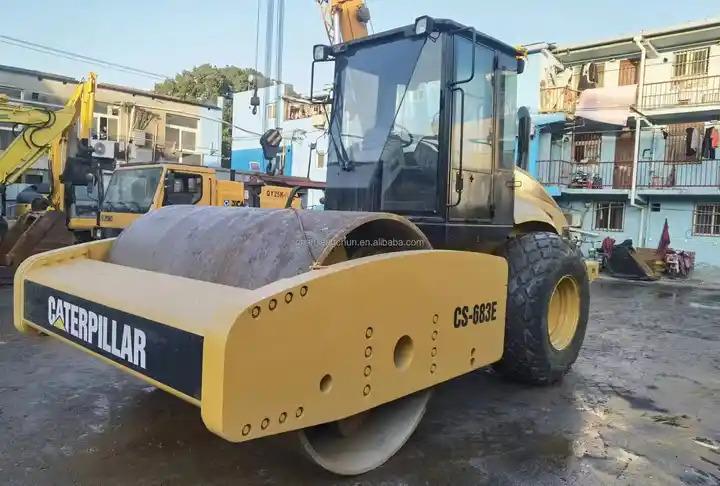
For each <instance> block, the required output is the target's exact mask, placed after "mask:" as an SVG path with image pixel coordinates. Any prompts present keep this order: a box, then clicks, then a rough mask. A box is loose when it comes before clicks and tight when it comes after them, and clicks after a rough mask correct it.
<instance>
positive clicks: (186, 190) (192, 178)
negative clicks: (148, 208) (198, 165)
mask: <svg viewBox="0 0 720 486" xmlns="http://www.w3.org/2000/svg"><path fill="white" fill-rule="evenodd" d="M171 174H172V176H171V177H170V178H169V179H170V184H169V185H167V186H166V187H165V204H164V205H165V206H173V205H177V204H196V203H197V202H198V201H200V199H201V198H202V176H201V175H199V174H188V173H184V172H171Z"/></svg>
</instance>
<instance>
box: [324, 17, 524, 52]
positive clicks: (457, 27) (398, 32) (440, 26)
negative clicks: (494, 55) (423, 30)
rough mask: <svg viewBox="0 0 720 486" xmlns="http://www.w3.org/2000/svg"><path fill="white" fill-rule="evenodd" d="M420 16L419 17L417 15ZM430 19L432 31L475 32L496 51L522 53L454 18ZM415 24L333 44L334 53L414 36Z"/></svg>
mask: <svg viewBox="0 0 720 486" xmlns="http://www.w3.org/2000/svg"><path fill="white" fill-rule="evenodd" d="M419 18H421V17H419ZM429 18H431V19H432V21H433V24H434V29H433V32H448V33H458V34H460V35H462V36H463V37H467V38H468V39H470V38H472V35H473V33H475V36H476V37H475V38H476V41H477V42H478V43H480V44H483V45H485V46H487V47H490V48H492V49H495V50H497V51H500V52H503V53H505V54H508V55H510V56H517V55H522V54H523V53H522V52H520V51H518V49H516V48H514V47H513V46H511V45H510V44H506V43H505V42H503V41H501V40H498V39H496V38H494V37H492V36H489V35H487V34H484V33H482V32H479V31H477V30H475V28H474V27H469V26H467V25H464V24H461V23H459V22H455V21H454V20H449V19H436V18H433V17H429ZM415 35H416V34H415V24H414V23H413V24H410V25H406V26H403V27H397V28H395V29H391V30H386V31H384V32H378V33H376V34H371V35H368V36H367V37H363V38H361V39H356V40H352V41H349V42H344V43H341V44H337V45H334V46H333V52H334V53H341V52H342V51H343V50H344V49H346V48H349V47H356V46H357V47H360V46H362V45H365V44H373V43H382V42H386V41H388V40H390V39H392V38H393V37H397V38H401V37H412V36H415Z"/></svg>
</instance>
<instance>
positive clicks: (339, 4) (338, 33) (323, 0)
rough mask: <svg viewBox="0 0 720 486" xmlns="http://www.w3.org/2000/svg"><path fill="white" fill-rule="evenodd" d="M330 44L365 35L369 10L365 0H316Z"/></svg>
mask: <svg viewBox="0 0 720 486" xmlns="http://www.w3.org/2000/svg"><path fill="white" fill-rule="evenodd" d="M316 1H317V4H318V5H319V7H320V12H321V14H322V19H323V24H324V25H325V31H326V32H327V35H328V39H329V41H330V43H331V44H338V43H340V42H349V41H352V40H356V39H362V38H363V37H367V35H368V29H367V24H368V22H369V21H370V10H369V9H368V8H367V5H366V4H365V0H316Z"/></svg>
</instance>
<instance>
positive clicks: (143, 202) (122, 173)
mask: <svg viewBox="0 0 720 486" xmlns="http://www.w3.org/2000/svg"><path fill="white" fill-rule="evenodd" d="M161 174H162V167H143V168H138V169H123V170H117V171H115V173H113V175H112V178H111V179H110V183H109V184H108V187H107V191H106V192H105V201H104V202H103V210H104V211H113V212H121V213H146V212H147V211H148V210H149V209H150V206H151V205H152V202H153V199H154V198H155V193H156V192H157V188H158V184H159V183H160V176H161Z"/></svg>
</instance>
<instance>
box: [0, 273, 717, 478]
mask: <svg viewBox="0 0 720 486" xmlns="http://www.w3.org/2000/svg"><path fill="white" fill-rule="evenodd" d="M592 295H593V297H592V311H591V315H592V317H591V322H590V325H589V327H588V335H587V338H586V340H585V346H584V348H583V350H582V352H581V356H580V358H579V360H578V362H577V363H576V365H575V367H574V369H573V371H572V372H571V373H570V374H569V375H568V376H567V377H566V379H565V380H564V382H563V383H562V384H561V385H557V386H554V387H550V388H533V387H525V386H519V385H513V384H507V383H504V382H502V381H501V380H500V379H499V378H497V377H496V376H494V375H493V374H491V373H490V372H478V373H475V374H472V375H467V376H464V377H461V378H459V379H456V380H453V381H451V382H448V383H445V384H443V385H441V386H439V387H437V388H436V390H435V394H434V397H433V399H432V400H431V403H430V408H429V410H428V413H427V414H426V416H425V418H424V420H423V422H422V424H421V425H420V427H419V429H418V430H417V431H416V433H415V434H414V436H413V437H412V438H411V439H410V441H409V442H408V443H407V444H406V445H405V447H404V448H403V449H402V450H401V451H400V452H399V453H398V454H397V455H396V456H395V457H394V458H393V459H391V460H390V462H389V463H387V464H386V465H385V466H383V467H381V468H379V469H377V470H375V471H372V472H371V473H368V474H366V475H363V476H360V477H357V478H349V479H346V478H338V477H334V476H332V475H330V474H328V473H325V472H324V471H322V470H321V469H319V468H318V467H316V466H314V465H313V464H311V463H310V462H309V461H307V460H305V458H304V457H303V456H302V455H301V453H300V452H299V447H298V446H297V443H296V436H295V435H294V434H288V435H285V436H280V437H271V438H267V439H261V440H258V441H253V442H250V443H245V444H230V443H227V442H225V441H223V440H222V439H220V438H218V437H216V436H214V435H212V434H211V433H210V432H208V431H207V430H206V429H205V427H204V426H203V424H202V421H201V419H200V414H199V411H198V410H197V409H195V408H194V407H192V406H191V405H188V404H185V403H183V402H181V401H180V400H178V399H175V398H173V397H171V396H169V395H167V394H165V393H163V392H161V391H158V390H155V389H154V388H152V387H148V386H147V385H145V384H143V383H142V382H140V381H138V380H135V379H134V378H130V377H127V376H125V375H124V374H122V373H121V372H119V371H117V370H115V369H113V368H111V367H109V366H107V365H104V364H101V363H99V362H97V361H95V360H94V359H93V358H92V357H90V356H87V355H85V354H83V353H80V352H78V351H76V350H74V349H71V348H69V347H67V346H65V345H63V344H61V343H59V342H57V341H55V340H53V339H51V338H42V337H29V336H22V335H19V334H17V333H16V332H15V331H14V329H13V328H12V323H11V321H10V319H11V289H10V288H7V287H5V288H2V289H0V478H2V481H1V482H2V483H3V484H13V485H14V484H18V485H19V484H23V485H24V484H73V483H75V484H83V485H84V484H88V485H94V484H103V485H106V484H109V485H111V484H141V485H144V484H188V485H190V484H193V485H194V484H243V485H253V484H313V485H314V484H411V485H414V484H433V485H434V484H452V485H463V484H483V483H491V484H582V485H587V484H608V483H611V482H612V483H618V484H720V352H719V351H720V292H718V291H708V290H698V289H689V288H672V289H667V288H662V287H653V286H636V285H633V284H630V283H623V282H619V283H618V282H606V281H599V282H596V283H594V284H593V288H592Z"/></svg>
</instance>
